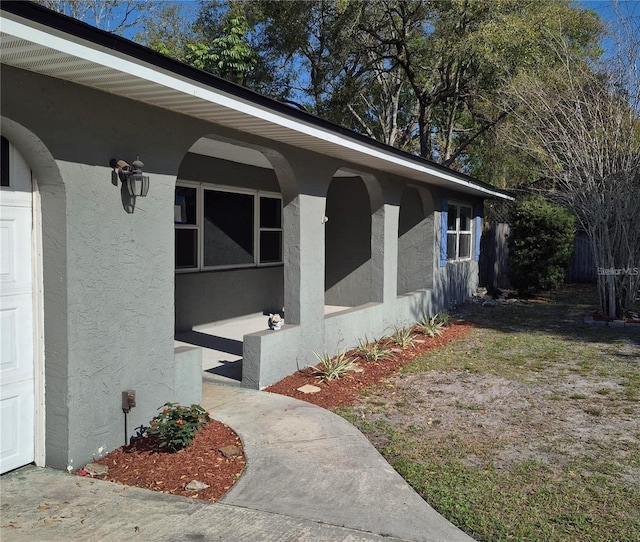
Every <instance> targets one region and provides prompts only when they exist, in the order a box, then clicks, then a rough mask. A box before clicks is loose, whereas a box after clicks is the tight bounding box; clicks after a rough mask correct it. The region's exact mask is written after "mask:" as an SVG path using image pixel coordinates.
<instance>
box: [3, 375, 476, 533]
mask: <svg viewBox="0 0 640 542" xmlns="http://www.w3.org/2000/svg"><path fill="white" fill-rule="evenodd" d="M202 405H203V406H204V407H205V408H207V409H208V410H210V412H211V414H212V416H213V417H214V418H216V419H218V420H220V421H222V422H224V423H226V424H227V425H229V426H230V427H232V428H233V429H234V430H235V431H236V432H237V433H238V434H239V435H240V437H241V438H242V441H243V444H244V447H245V452H246V455H247V465H248V466H247V470H246V472H245V473H244V474H243V476H242V477H241V478H240V480H239V481H238V482H237V484H236V485H235V486H234V487H233V488H232V489H231V490H230V491H229V493H227V495H225V496H224V497H223V499H222V500H221V501H220V502H219V503H216V504H210V503H206V502H202V501H196V500H191V499H187V498H182V497H174V496H169V495H163V494H159V493H155V492H152V491H147V490H142V489H137V488H125V487H123V486H119V485H117V484H111V483H109V482H102V481H99V480H91V479H87V478H81V477H77V476H71V475H68V474H66V473H64V472H61V471H55V470H52V469H39V468H35V467H26V468H24V469H20V470H17V471H14V472H12V473H9V474H7V475H4V476H3V477H2V478H1V480H0V484H1V485H0V492H1V493H0V498H1V502H2V505H1V506H0V539H2V540H12V541H13V540H15V541H22V540H24V541H29V542H32V541H47V542H48V541H58V540H60V541H68V540H128V539H134V540H154V541H155V540H158V541H183V540H184V541H192V540H203V541H210V540H211V541H213V540H224V541H227V540H228V541H241V540H257V541H262V540H264V541H272V540H273V541H276V540H277V541H292V542H293V541H296V542H297V541H319V542H322V541H329V540H331V541H353V542H356V541H367V540H369V541H374V540H379V541H382V540H388V541H397V540H405V541H433V542H447V541H450V542H458V541H460V542H463V541H464V542H470V541H472V539H471V538H470V537H468V536H467V535H465V534H464V533H462V532H461V531H460V530H458V529H457V528H455V527H453V526H452V525H451V524H450V523H448V522H447V521H446V520H444V519H443V518H442V517H441V516H439V515H438V514H437V513H436V512H435V511H434V510H433V509H432V508H431V507H429V506H428V505H427V504H426V503H425V502H424V501H423V500H422V499H421V498H420V497H419V496H418V494H417V493H415V492H414V491H413V490H412V489H411V488H410V487H409V486H408V485H407V484H406V483H405V482H404V480H403V479H402V478H401V477H400V476H399V475H398V474H397V473H396V472H395V471H394V470H393V469H392V468H391V467H390V466H389V465H388V464H387V462H386V461H385V460H384V459H383V458H382V456H380V455H379V454H378V452H377V451H376V450H375V449H374V448H373V447H372V446H371V444H370V443H369V442H368V441H367V440H366V438H365V437H364V436H363V435H362V434H361V433H360V432H358V431H357V430H356V429H355V428H354V427H353V426H352V425H350V424H349V423H348V422H346V421H345V420H343V419H342V418H340V417H338V416H335V415H334V414H332V413H331V412H329V411H327V410H324V409H321V408H318V407H315V406H313V405H310V404H307V403H304V402H301V401H297V400H295V399H290V398H288V397H282V396H279V395H273V394H268V393H265V392H257V391H252V390H245V389H242V388H237V387H226V386H216V385H208V384H205V385H204V386H203V400H202Z"/></svg>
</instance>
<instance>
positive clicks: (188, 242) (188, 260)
mask: <svg viewBox="0 0 640 542" xmlns="http://www.w3.org/2000/svg"><path fill="white" fill-rule="evenodd" d="M197 266H198V230H195V229H194V230H192V229H189V230H178V229H176V269H193V268H194V267H197Z"/></svg>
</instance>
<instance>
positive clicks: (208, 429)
mask: <svg viewBox="0 0 640 542" xmlns="http://www.w3.org/2000/svg"><path fill="white" fill-rule="evenodd" d="M229 445H233V446H236V447H237V448H238V449H239V450H240V452H241V453H240V455H238V456H236V457H232V458H229V459H227V458H225V457H224V456H223V455H222V453H221V452H220V451H219V450H220V448H223V447H225V446H229ZM96 463H98V464H100V465H106V466H107V467H109V472H108V474H105V475H101V476H94V478H97V479H100V480H108V481H110V482H117V483H119V484H124V485H128V486H135V487H141V488H143V489H152V490H154V491H159V492H161V493H170V494H172V495H182V496H184V497H191V498H194V499H202V500H205V501H214V502H215V501H217V500H218V499H220V498H221V497H222V496H223V495H224V494H225V493H226V492H227V491H228V490H229V488H231V486H232V485H233V484H234V483H235V482H236V481H237V480H238V478H239V477H240V475H241V474H242V471H243V470H244V467H245V463H246V462H245V457H244V452H243V451H242V443H241V442H240V438H239V437H238V435H236V434H235V433H234V432H233V431H232V430H231V429H230V428H229V427H227V426H226V425H224V424H223V423H220V422H218V421H216V420H211V421H210V422H209V423H208V424H207V425H205V426H204V427H203V428H201V429H200V430H199V431H198V432H197V433H196V436H195V438H194V439H193V442H192V443H191V445H190V446H188V447H187V448H185V449H184V450H180V451H178V452H174V453H171V452H165V451H159V446H158V443H157V442H156V440H155V439H153V438H150V437H143V438H140V439H138V440H136V441H134V442H133V443H132V444H130V445H129V446H123V447H121V448H118V449H117V450H114V451H113V452H111V453H110V454H108V455H106V456H105V457H103V458H102V459H99V460H97V461H96ZM81 473H82V471H79V472H78V474H81ZM192 480H198V481H199V482H202V483H204V484H207V485H208V486H209V487H208V488H207V489H203V490H199V491H190V490H186V489H185V486H186V485H187V484H188V483H189V482H191V481H192Z"/></svg>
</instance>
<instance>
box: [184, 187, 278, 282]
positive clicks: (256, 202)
mask: <svg viewBox="0 0 640 542" xmlns="http://www.w3.org/2000/svg"><path fill="white" fill-rule="evenodd" d="M178 187H185V188H195V189H196V223H195V225H194V224H181V223H178V222H175V221H174V232H175V230H195V231H196V235H197V241H196V250H197V251H198V254H197V255H196V258H195V259H196V266H195V267H183V268H177V267H175V263H174V270H175V272H176V273H201V272H205V271H224V270H228V269H251V268H254V267H276V266H279V265H283V264H284V259H283V253H284V249H283V247H282V246H281V249H280V261H277V262H261V261H260V238H261V234H262V232H263V231H265V232H273V231H275V232H280V234H281V237H280V241H281V243H283V241H284V231H283V226H282V219H283V213H282V194H278V193H277V192H271V191H267V190H257V189H251V188H242V187H236V186H227V185H221V184H213V183H203V182H195V181H182V180H181V181H177V182H176V188H178ZM207 190H209V191H214V192H225V193H230V194H246V195H250V196H252V197H253V247H252V248H253V262H252V263H238V264H225V265H207V266H205V265H204V246H205V239H204V194H205V191H207ZM260 198H269V199H276V200H279V201H280V227H279V228H267V227H265V228H262V227H261V226H260ZM174 203H175V190H174ZM174 242H175V234H174Z"/></svg>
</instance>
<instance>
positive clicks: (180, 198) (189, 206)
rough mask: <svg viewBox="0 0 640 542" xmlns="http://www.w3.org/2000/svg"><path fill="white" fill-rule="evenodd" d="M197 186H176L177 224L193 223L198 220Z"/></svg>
mask: <svg viewBox="0 0 640 542" xmlns="http://www.w3.org/2000/svg"><path fill="white" fill-rule="evenodd" d="M197 191H198V190H197V188H192V187H190V186H176V203H175V216H174V220H175V223H176V224H192V225H195V224H196V223H197V222H196V211H197V206H196V194H197Z"/></svg>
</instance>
